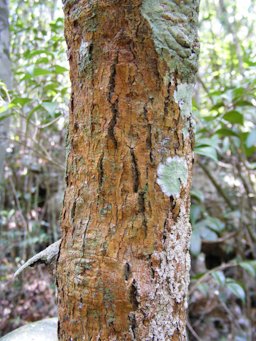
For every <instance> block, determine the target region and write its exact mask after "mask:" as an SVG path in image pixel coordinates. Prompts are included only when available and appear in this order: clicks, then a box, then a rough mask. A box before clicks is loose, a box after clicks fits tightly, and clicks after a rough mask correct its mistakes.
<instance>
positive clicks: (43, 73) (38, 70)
mask: <svg viewBox="0 0 256 341" xmlns="http://www.w3.org/2000/svg"><path fill="white" fill-rule="evenodd" d="M52 73H53V72H52V71H50V70H46V69H42V68H40V67H35V68H34V70H33V76H35V77H38V76H46V75H51V74H52Z"/></svg>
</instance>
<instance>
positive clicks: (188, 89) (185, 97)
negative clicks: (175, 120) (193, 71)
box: [174, 83, 194, 139]
mask: <svg viewBox="0 0 256 341" xmlns="http://www.w3.org/2000/svg"><path fill="white" fill-rule="evenodd" d="M193 91H194V85H193V84H191V83H181V84H178V85H177V88H176V90H175V91H174V100H175V102H176V103H177V104H178V106H179V109H180V114H181V116H182V117H183V119H184V127H183V129H182V133H183V136H184V138H185V139H186V138H187V137H188V136H189V128H190V125H192V123H193V117H192V96H193Z"/></svg>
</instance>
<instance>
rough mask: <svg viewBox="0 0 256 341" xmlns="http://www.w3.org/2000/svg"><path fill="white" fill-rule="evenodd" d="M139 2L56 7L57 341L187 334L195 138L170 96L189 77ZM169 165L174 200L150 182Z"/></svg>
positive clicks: (68, 3) (177, 337) (161, 337)
mask: <svg viewBox="0 0 256 341" xmlns="http://www.w3.org/2000/svg"><path fill="white" fill-rule="evenodd" d="M178 3H179V2H178ZM182 3H183V2H182ZM141 5H142V4H141V1H139V0H123V1H110V0H108V1H104V0H98V1H96V0H92V1H89V0H87V1H85V0H80V1H66V4H65V7H64V10H65V34H66V40H67V45H68V57H69V61H70V76H71V82H72V96H71V105H70V122H69V137H68V138H69V144H70V150H69V153H68V158H67V173H66V182H67V188H66V192H65V198H64V208H63V215H62V233H63V237H62V243H61V251H60V255H59V260H58V271H57V272H58V273H57V284H58V297H59V339H60V340H63V341H64V340H65V341H66V340H91V341H96V340H101V341H107V340H147V341H148V340H155V341H156V340H166V341H167V340H181V339H184V338H185V320H186V318H185V304H186V290H187V285H188V271H189V257H188V248H189V237H190V225H189V222H188V215H189V205H190V200H189V188H190V182H191V167H192V158H193V157H192V143H193V133H192V128H191V122H190V116H189V117H187V116H184V115H183V116H182V115H181V103H180V102H179V101H178V100H177V96H176V95H175V93H176V92H177V89H178V86H179V84H182V82H188V79H187V78H186V77H187V76H186V75H184V73H182V72H179V69H176V70H171V69H170V65H168V63H167V62H166V60H165V59H164V58H162V57H161V56H160V55H159V52H158V51H157V49H156V47H155V41H154V40H155V39H154V37H153V32H152V27H151V26H150V23H149V22H148V20H146V18H145V17H143V15H142V13H141ZM177 6H179V5H177ZM167 14H168V13H167ZM194 15H196V14H194ZM168 20H169V19H168ZM196 43H197V42H196V40H195V41H192V42H191V44H194V45H196ZM194 45H193V46H194ZM191 72H192V73H194V71H191ZM192 78H193V77H191V78H190V79H189V82H190V83H191V82H192V81H191V79H192ZM186 127H187V133H186V134H185V133H184V129H185V128H186ZM168 158H174V159H175V158H177V159H178V158H180V159H182V160H185V163H186V167H187V169H188V175H187V179H188V180H187V182H186V184H182V183H180V193H179V195H174V196H168V195H166V194H165V193H163V191H162V189H161V186H159V185H158V183H157V177H158V169H159V165H160V164H161V163H163V164H164V163H165V162H166V160H167V159H168ZM175 160H176V159H175Z"/></svg>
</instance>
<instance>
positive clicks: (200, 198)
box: [190, 189, 204, 202]
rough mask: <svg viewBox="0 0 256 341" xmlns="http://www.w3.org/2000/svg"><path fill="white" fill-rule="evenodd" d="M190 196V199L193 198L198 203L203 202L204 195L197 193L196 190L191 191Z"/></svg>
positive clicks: (200, 192)
mask: <svg viewBox="0 0 256 341" xmlns="http://www.w3.org/2000/svg"><path fill="white" fill-rule="evenodd" d="M190 194H191V197H192V198H195V199H196V200H198V201H199V202H203V201H204V193H203V192H202V191H199V190H198V189H192V190H191V191H190Z"/></svg>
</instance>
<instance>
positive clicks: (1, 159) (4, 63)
mask: <svg viewBox="0 0 256 341" xmlns="http://www.w3.org/2000/svg"><path fill="white" fill-rule="evenodd" d="M8 18H9V10H8V1H7V0H0V81H2V82H4V83H5V84H6V86H7V89H8V90H10V89H11V85H12V74H11V61H10V37H9V23H8ZM9 121H10V120H9V119H8V118H6V119H4V120H2V121H1V120H0V210H1V209H2V208H3V201H4V191H3V186H4V163H5V156H6V146H7V137H8V129H9Z"/></svg>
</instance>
